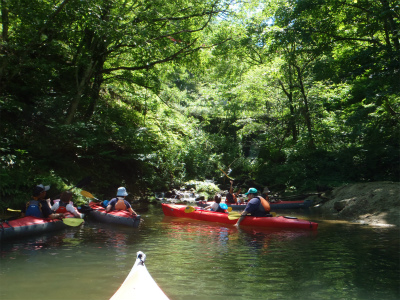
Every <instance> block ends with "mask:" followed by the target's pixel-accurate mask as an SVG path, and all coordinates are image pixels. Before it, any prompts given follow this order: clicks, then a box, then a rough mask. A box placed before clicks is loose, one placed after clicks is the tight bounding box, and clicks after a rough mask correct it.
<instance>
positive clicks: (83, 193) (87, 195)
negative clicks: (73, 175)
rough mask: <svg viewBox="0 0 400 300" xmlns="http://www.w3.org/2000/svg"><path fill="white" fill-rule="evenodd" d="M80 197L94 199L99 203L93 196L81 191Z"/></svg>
mask: <svg viewBox="0 0 400 300" xmlns="http://www.w3.org/2000/svg"><path fill="white" fill-rule="evenodd" d="M81 195H82V196H84V197H86V198H90V199H94V200H96V201H101V200H100V199H97V198H96V197H95V196H93V195H92V194H91V193H89V192H87V191H81Z"/></svg>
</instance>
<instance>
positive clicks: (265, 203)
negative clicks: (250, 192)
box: [257, 196, 271, 213]
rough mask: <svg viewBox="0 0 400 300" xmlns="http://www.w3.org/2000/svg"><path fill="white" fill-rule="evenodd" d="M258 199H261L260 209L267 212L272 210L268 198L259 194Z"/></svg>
mask: <svg viewBox="0 0 400 300" xmlns="http://www.w3.org/2000/svg"><path fill="white" fill-rule="evenodd" d="M257 198H258V199H260V206H259V208H258V210H259V211H263V212H264V211H265V212H266V213H269V212H270V210H271V207H270V205H269V203H268V201H267V200H265V199H264V198H263V197H260V196H258V197H257Z"/></svg>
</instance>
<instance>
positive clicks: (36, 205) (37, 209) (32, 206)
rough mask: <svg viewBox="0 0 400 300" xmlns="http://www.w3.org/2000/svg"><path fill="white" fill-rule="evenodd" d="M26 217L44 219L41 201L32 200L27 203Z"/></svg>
mask: <svg viewBox="0 0 400 300" xmlns="http://www.w3.org/2000/svg"><path fill="white" fill-rule="evenodd" d="M25 216H31V217H37V218H43V213H42V204H41V203H40V201H39V200H30V201H29V202H28V203H26V210H25Z"/></svg>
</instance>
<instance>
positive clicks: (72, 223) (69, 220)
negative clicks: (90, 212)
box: [63, 218, 84, 227]
mask: <svg viewBox="0 0 400 300" xmlns="http://www.w3.org/2000/svg"><path fill="white" fill-rule="evenodd" d="M63 222H64V224H65V225H68V226H73V227H75V226H79V225H81V224H82V223H83V222H84V221H83V219H78V218H65V219H63Z"/></svg>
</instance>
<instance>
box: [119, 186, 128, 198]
mask: <svg viewBox="0 0 400 300" xmlns="http://www.w3.org/2000/svg"><path fill="white" fill-rule="evenodd" d="M117 196H122V197H125V196H128V193H127V192H126V189H125V188H124V187H119V188H118V192H117Z"/></svg>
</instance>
